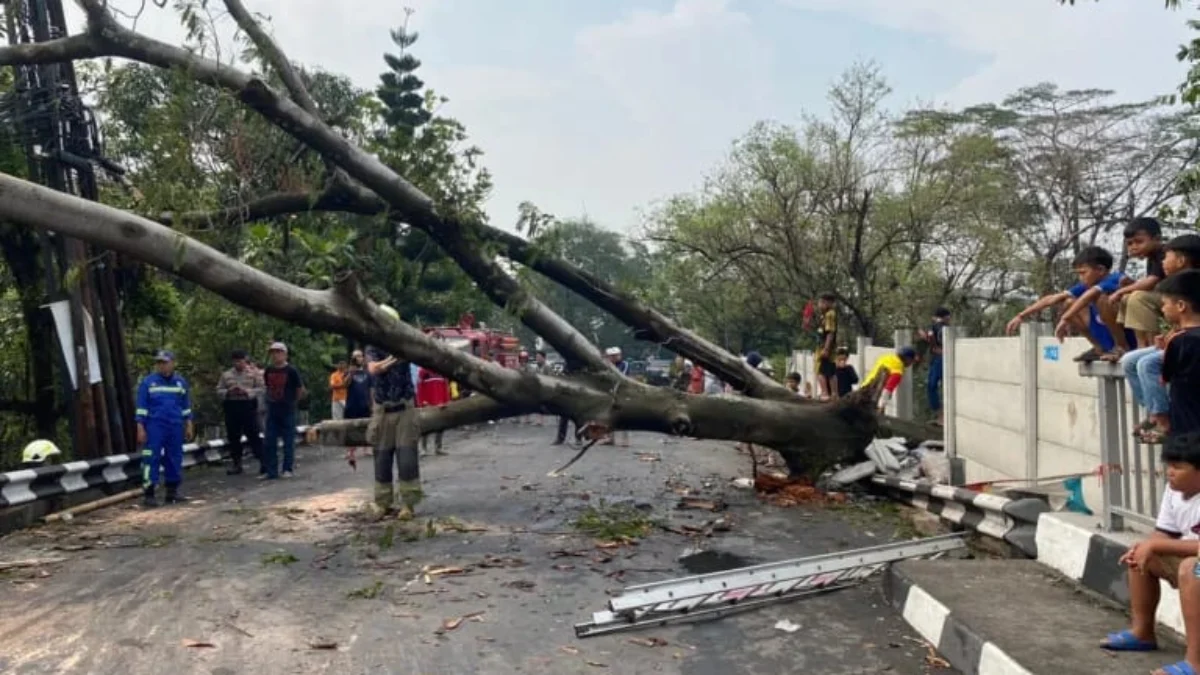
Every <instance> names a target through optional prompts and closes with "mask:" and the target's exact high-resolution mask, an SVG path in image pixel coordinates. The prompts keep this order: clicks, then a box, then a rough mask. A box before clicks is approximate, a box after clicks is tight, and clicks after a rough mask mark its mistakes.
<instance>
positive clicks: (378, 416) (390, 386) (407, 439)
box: [366, 305, 424, 520]
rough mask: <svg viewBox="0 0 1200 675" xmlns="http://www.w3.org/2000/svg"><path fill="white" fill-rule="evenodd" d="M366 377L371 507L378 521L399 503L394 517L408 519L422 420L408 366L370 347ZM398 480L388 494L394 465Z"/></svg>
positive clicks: (416, 489)
mask: <svg viewBox="0 0 1200 675" xmlns="http://www.w3.org/2000/svg"><path fill="white" fill-rule="evenodd" d="M379 309H380V310H381V311H383V313H384V314H387V315H388V316H389V317H391V318H392V319H394V320H396V321H399V320H400V313H399V312H397V311H396V310H395V309H393V308H391V307H389V306H387V305H380V306H379ZM366 352H367V372H369V373H370V374H371V377H372V378H373V379H374V383H375V387H374V389H375V409H374V410H373V411H372V412H371V423H370V425H369V426H368V427H367V442H368V443H370V444H371V445H373V446H374V447H375V507H376V509H377V515H378V516H379V517H383V516H386V515H387V514H388V513H390V512H391V510H392V509H393V507H394V506H395V503H396V501H400V502H401V506H400V512H399V514H398V517H399V518H400V519H401V520H411V519H412V517H413V512H414V510H415V509H416V507H417V504H418V503H420V501H421V499H422V498H423V497H424V494H423V493H422V491H421V468H420V453H419V451H418V444H419V443H420V441H421V426H420V418H419V417H418V416H417V408H416V405H415V403H414V400H413V398H414V393H415V387H414V386H413V380H412V375H411V371H410V367H411V366H410V364H409V363H408V362H407V361H401V360H399V359H397V358H396V357H395V356H392V355H391V354H388V353H387V352H385V351H383V350H382V349H379V348H378V347H374V346H369V347H367V349H366ZM393 463H394V464H395V465H396V473H397V474H398V477H399V479H400V481H399V484H398V485H397V487H396V494H395V495H393V494H392V464H393Z"/></svg>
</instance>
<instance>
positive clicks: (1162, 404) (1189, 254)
mask: <svg viewBox="0 0 1200 675" xmlns="http://www.w3.org/2000/svg"><path fill="white" fill-rule="evenodd" d="M1163 251H1164V255H1163V265H1162V267H1163V273H1164V274H1165V275H1166V278H1168V279H1169V278H1170V277H1171V276H1173V275H1175V274H1178V273H1179V272H1182V271H1184V270H1189V269H1198V268H1200V235H1196V234H1183V235H1180V236H1178V237H1175V238H1174V239H1172V240H1170V241H1168V242H1167V243H1166V244H1164V245H1163ZM1168 287H1170V284H1168ZM1156 295H1158V294H1157V293H1156ZM1158 297H1160V301H1159V306H1158V312H1159V313H1161V312H1162V302H1161V296H1160V295H1159V296H1158ZM1168 324H1169V322H1168ZM1170 328H1171V330H1174V329H1176V328H1178V326H1170ZM1165 347H1166V336H1163V335H1158V336H1156V337H1155V338H1154V345H1153V346H1150V347H1145V348H1141V349H1135V350H1133V351H1131V352H1129V353H1128V354H1126V355H1125V356H1122V357H1121V367H1122V368H1123V369H1124V371H1125V381H1126V382H1127V383H1128V384H1129V391H1130V393H1131V394H1132V395H1133V401H1134V403H1135V404H1136V405H1138V406H1141V407H1143V408H1145V410H1146V416H1145V418H1144V419H1143V420H1142V423H1141V424H1140V425H1138V427H1137V429H1135V430H1134V432H1133V436H1134V438H1136V439H1137V440H1138V441H1140V442H1142V443H1145V444H1148V445H1157V444H1159V443H1162V441H1163V439H1164V438H1165V437H1166V435H1167V432H1168V431H1169V430H1170V428H1171V427H1170V417H1169V416H1168V414H1167V411H1168V408H1169V402H1168V394H1167V387H1166V385H1164V384H1163V382H1162V364H1163V349H1164V348H1165Z"/></svg>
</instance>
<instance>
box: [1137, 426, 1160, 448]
mask: <svg viewBox="0 0 1200 675" xmlns="http://www.w3.org/2000/svg"><path fill="white" fill-rule="evenodd" d="M1133 437H1134V438H1135V439H1137V441H1138V443H1141V444H1142V445H1162V444H1163V441H1165V440H1166V439H1167V432H1165V431H1163V430H1162V429H1159V428H1158V427H1154V428H1153V429H1146V430H1145V431H1140V432H1138V431H1135V432H1134V433H1133Z"/></svg>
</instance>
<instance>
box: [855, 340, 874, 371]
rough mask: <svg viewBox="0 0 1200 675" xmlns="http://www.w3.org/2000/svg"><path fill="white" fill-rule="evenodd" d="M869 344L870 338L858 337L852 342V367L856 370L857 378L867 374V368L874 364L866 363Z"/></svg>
mask: <svg viewBox="0 0 1200 675" xmlns="http://www.w3.org/2000/svg"><path fill="white" fill-rule="evenodd" d="M870 346H871V338H869V337H859V338H858V339H857V340H856V341H855V343H854V350H855V352H854V369H855V370H857V371H858V379H859V380H862V378H864V377H866V376H867V368H870V367H871V366H873V365H875V364H873V363H867V347H870Z"/></svg>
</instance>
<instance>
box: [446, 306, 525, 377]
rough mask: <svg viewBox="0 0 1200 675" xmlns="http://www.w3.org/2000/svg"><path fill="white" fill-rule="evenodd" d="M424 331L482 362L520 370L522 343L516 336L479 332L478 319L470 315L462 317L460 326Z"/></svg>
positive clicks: (495, 332) (487, 330) (493, 331)
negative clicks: (485, 361) (482, 360)
mask: <svg viewBox="0 0 1200 675" xmlns="http://www.w3.org/2000/svg"><path fill="white" fill-rule="evenodd" d="M425 330H426V332H427V333H429V335H430V336H431V337H434V338H437V339H439V340H443V341H445V342H446V343H447V344H449V345H450V346H452V347H456V348H458V349H462V350H464V351H469V352H470V353H471V354H472V355H474V356H478V357H479V358H481V359H486V360H488V361H495V362H496V363H498V364H500V365H502V366H504V367H505V368H517V367H519V366H520V356H521V342H520V340H518V339H517V336H515V335H513V334H511V333H504V332H501V331H497V330H489V329H486V328H476V327H475V316H474V315H473V314H471V313H470V312H468V313H466V314H464V315H462V317H461V318H460V319H459V320H458V325H457V326H452V327H451V326H441V327H437V328H427V329H425Z"/></svg>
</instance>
